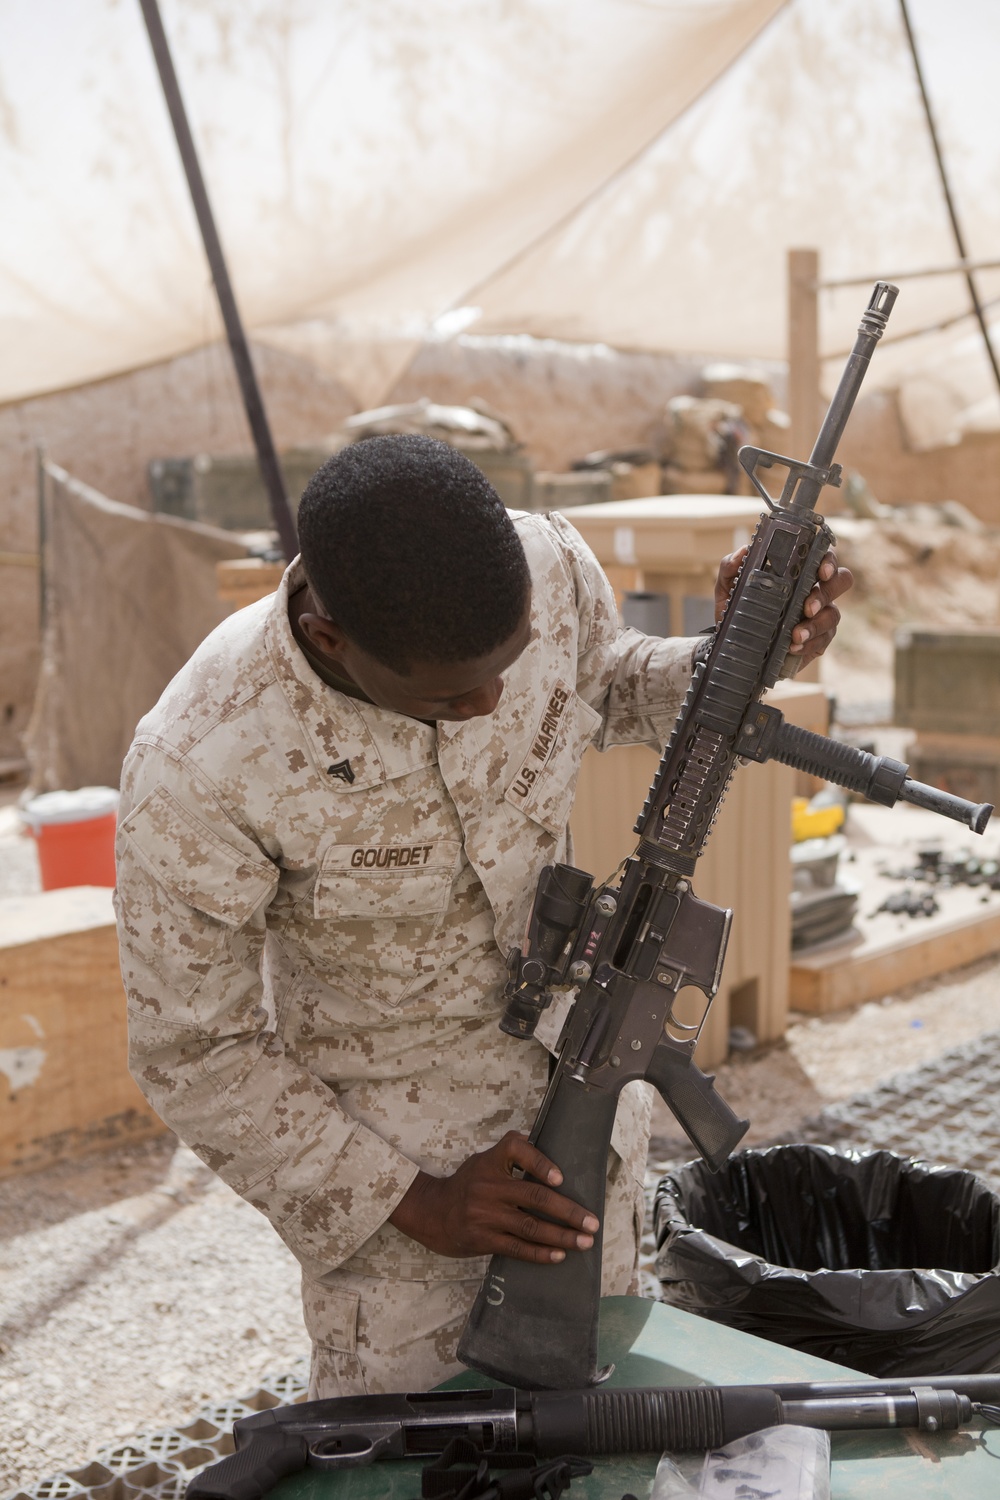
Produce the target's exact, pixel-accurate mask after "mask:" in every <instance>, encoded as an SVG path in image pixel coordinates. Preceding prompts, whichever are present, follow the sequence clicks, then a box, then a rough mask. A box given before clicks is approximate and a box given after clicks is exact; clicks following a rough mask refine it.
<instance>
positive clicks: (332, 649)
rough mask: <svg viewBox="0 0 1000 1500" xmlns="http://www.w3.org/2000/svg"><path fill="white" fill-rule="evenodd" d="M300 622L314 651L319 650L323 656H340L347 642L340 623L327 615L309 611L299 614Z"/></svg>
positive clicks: (300, 627) (301, 628)
mask: <svg viewBox="0 0 1000 1500" xmlns="http://www.w3.org/2000/svg"><path fill="white" fill-rule="evenodd" d="M298 623H299V629H300V630H301V631H302V634H303V635H304V636H305V637H306V639H307V641H308V642H309V644H310V646H312V648H313V650H314V651H319V652H320V653H321V654H322V655H323V656H333V657H338V658H339V656H340V655H341V653H342V651H343V649H344V646H345V645H346V644H347V637H346V636H345V635H344V632H343V631H342V630H341V628H340V626H339V625H337V624H335V623H334V621H333V620H329V619H327V617H326V615H317V614H313V613H310V612H308V611H307V612H306V613H304V614H301V615H300V616H299V622H298Z"/></svg>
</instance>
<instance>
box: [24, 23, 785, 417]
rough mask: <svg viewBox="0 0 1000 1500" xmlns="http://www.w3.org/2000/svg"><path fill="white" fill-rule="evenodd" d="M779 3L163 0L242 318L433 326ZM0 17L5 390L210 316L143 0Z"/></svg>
mask: <svg viewBox="0 0 1000 1500" xmlns="http://www.w3.org/2000/svg"><path fill="white" fill-rule="evenodd" d="M784 3H787V0H670V3H661V0H572V3H567V0H517V3H514V4H500V3H494V0H491V3H487V4H483V3H482V0H378V3H377V4H359V3H357V0H335V3H334V0H331V3H329V4H322V5H321V4H315V3H314V4H300V3H292V0H271V3H265V0H247V3H246V4H245V5H233V4H231V3H229V0H163V3H162V11H163V16H164V24H165V27H166V30H167V33H168V36H169V38H170V41H171V45H172V49H173V51H174V55H175V61H176V66H177V71H178V74H179V76H180V79H181V84H182V88H183V91H184V94H185V97H186V100H187V103H188V108H189V113H190V115H191V119H192V124H193V129H194V131H195V135H196V139H197V140H198V143H199V149H200V151H201V154H202V157H203V164H204V171H205V177H206V180H207V182H208V186H209V191H210V192H211V194H212V196H213V200H214V206H215V210H216V214H217V217H218V220H219V224H220V227H221V233H222V238H223V241H224V243H225V246H226V250H227V254H228V256H229V258H230V260H231V266H232V274H233V279H234V282H235V285H236V289H237V293H238V296H239V299H240V302H241V305H242V310H243V313H244V316H245V318H246V320H247V322H248V324H249V325H250V326H251V327H253V328H259V327H260V326H262V325H266V324H275V323H280V322H288V321H293V320H295V319H301V318H304V317H317V316H320V317H322V316H327V315H329V313H330V312H331V311H336V313H337V314H338V315H344V316H350V317H355V318H360V319H362V320H365V319H369V318H372V317H374V318H376V319H377V320H379V321H382V320H385V319H390V320H391V319H399V318H402V319H409V320H411V322H416V323H418V324H420V325H421V326H426V324H427V322H428V321H429V320H431V319H433V318H434V317H435V316H436V315H437V314H438V313H440V312H442V311H443V310H444V309H446V308H447V307H448V306H450V305H451V304H452V303H453V301H454V300H455V299H456V297H460V296H461V295H462V294H463V292H464V290H465V289H466V288H467V287H470V286H472V285H475V284H476V283H478V282H480V281H482V280H483V279H484V278H486V277H488V276H489V275H491V274H492V273H493V271H494V270H495V269H496V267H497V266H499V265H502V264H504V263H505V262H506V260H507V259H508V258H509V257H510V256H511V255H512V254H514V253H516V252H517V251H519V250H520V249H521V248H522V247H523V246H524V245H525V244H526V243H528V242H530V241H531V240H532V239H534V238H535V237H536V236H537V235H538V234H540V233H542V232H543V231H545V230H547V229H548V228H550V227H551V226H552V225H553V224H554V223H556V222H558V220H559V219H560V218H561V217H562V216H563V215H565V214H566V213H568V212H570V211H572V210H573V209H574V208H575V207H576V205H577V204H578V203H579V202H580V200H581V199H582V198H583V197H585V196H586V195H587V194H588V193H590V192H592V191H594V190H595V189H596V188H597V187H599V186H600V185H601V184H602V183H603V182H605V181H607V179H608V177H609V176H610V175H612V174H613V173H614V172H616V171H619V170H620V169H621V168H622V167H623V165H624V164H625V163H626V162H627V161H628V160H629V159H630V158H631V157H633V156H634V155H635V154H636V153H637V152H639V151H641V150H642V149H643V148H644V147H645V146H646V145H648V143H649V142H650V141H651V140H654V139H655V138H656V137H657V135H659V133H660V132H661V131H662V130H663V129H665V128H666V126H668V125H669V124H670V122H671V121H672V120H673V119H675V118H676V117H677V115H678V114H679V113H680V112H682V111H683V110H684V108H685V107H686V106H687V105H688V104H689V103H690V101H691V100H692V99H694V98H696V97H697V96H698V94H699V93H700V92H701V90H702V89H704V88H705V87H706V86H708V85H709V84H710V83H711V82H712V81H713V80H714V79H715V78H716V77H718V76H719V74H720V73H722V72H724V71H725V69H726V68H727V66H728V65H729V63H730V62H731V61H732V60H733V58H734V56H737V55H738V54H739V52H740V51H741V49H742V48H743V47H744V46H745V45H746V44H747V42H748V41H750V40H751V39H752V38H753V37H754V36H755V35H756V34H757V32H758V31H759V29H760V28H761V26H763V25H765V24H766V23H767V22H768V20H769V19H770V18H771V17H772V16H773V15H774V14H775V12H776V11H778V10H779V9H780V8H781V6H782V4H784ZM0 15H2V25H3V37H4V45H3V52H2V61H0V80H2V89H0V195H2V200H3V202H4V209H5V229H4V235H3V241H2V245H0V331H5V332H6V334H7V337H5V338H3V339H0V400H11V399H14V398H16V397H20V396H24V395H27V394H31V393H33V392H38V391H44V390H47V389H52V388H53V387H56V386H61V385H69V384H75V383H81V382H83V381H86V380H91V379H94V378H96V377H99V376H102V375H106V374H109V373H111V372H112V371H116V370H121V369H125V368H129V367H131V366H134V365H137V364H141V363H145V362H149V361H152V360H156V359H160V358H163V357H165V356H168V355H173V354H176V353H179V352H181V351H182V350H185V349H191V348H194V347H196V346H198V345H199V344H202V343H204V342H205V341H206V340H207V339H209V338H212V337H215V336H217V334H218V317H217V313H216V309H215V305H214V301H213V297H212V293H211V288H210V285H209V283H208V278H207V273H206V269H205V262H204V256H203V253H202V249H201V244H200V240H199V238H198V232H197V228H196V225H195V222H194V216H193V213H192V210H191V207H190V204H189V201H188V196H187V188H186V186H185V184H184V179H183V176H182V173H181V169H180V164H179V160H178V155H177V148H176V146H175V144H174V141H173V137H172V134H171V131H170V125H169V120H168V117H167V113H166V108H165V105H164V102H163V99H162V95H161V91H160V85H159V81H158V79H157V76H156V72H155V69H154V66H153V62H152V56H151V53H150V48H149V44H148V41H147V39H146V35H145V31H144V29H143V25H142V19H141V14H140V11H139V7H138V4H137V3H135V0H130V3H118V0H33V3H32V4H31V5H23V4H21V3H20V0H2V6H0ZM54 104H55V106H56V107H54ZM15 343H16V345H17V348H16V352H15V350H14V348H13V347H12V345H13V344H15Z"/></svg>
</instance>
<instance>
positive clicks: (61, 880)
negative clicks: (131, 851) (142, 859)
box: [21, 786, 118, 891]
mask: <svg viewBox="0 0 1000 1500" xmlns="http://www.w3.org/2000/svg"><path fill="white" fill-rule="evenodd" d="M117 812H118V793H117V792H116V791H115V789H114V787H110V786H82V787H80V788H79V789H78V790H77V791H74V792H42V793H41V794H40V796H38V797H32V798H31V799H30V800H29V801H28V802H26V803H25V805H24V807H23V808H22V809H21V816H22V818H23V819H24V821H25V823H27V825H28V827H29V829H30V830H31V833H32V834H33V836H34V838H35V840H36V841H37V844H38V864H39V867H40V870H41V876H42V890H43V891H55V890H58V889H59V888H60V887H62V886H67V885H114V883H115V824H116V821H117Z"/></svg>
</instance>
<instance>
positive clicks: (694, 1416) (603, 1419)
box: [531, 1386, 781, 1455]
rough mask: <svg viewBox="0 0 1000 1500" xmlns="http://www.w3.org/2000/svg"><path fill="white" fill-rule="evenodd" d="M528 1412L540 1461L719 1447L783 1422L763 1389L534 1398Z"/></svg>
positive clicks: (574, 1393) (594, 1393)
mask: <svg viewBox="0 0 1000 1500" xmlns="http://www.w3.org/2000/svg"><path fill="white" fill-rule="evenodd" d="M531 1411H532V1417H533V1424H534V1437H533V1442H534V1445H535V1451H536V1452H537V1453H538V1454H539V1455H549V1454H557V1453H594V1454H598V1453H662V1452H664V1451H670V1452H674V1453H679V1452H683V1451H686V1450H689V1449H694V1450H698V1449H705V1448H715V1447H718V1446H719V1445H720V1444H721V1443H727V1442H731V1441H732V1440H733V1439H734V1438H736V1437H742V1436H744V1435H745V1434H746V1433H748V1432H757V1431H759V1430H760V1429H761V1428H762V1427H770V1426H772V1425H773V1424H774V1423H776V1422H780V1420H781V1403H780V1401H779V1400H778V1397H777V1396H776V1395H775V1393H774V1391H772V1390H770V1389H768V1388H767V1387H766V1386H746V1387H743V1388H738V1389H733V1388H731V1389H720V1388H717V1387H715V1386H692V1387H691V1388H690V1389H689V1390H684V1389H681V1390H676V1389H675V1390H659V1391H658V1390H623V1391H613V1390H611V1391H608V1390H597V1391H566V1392H561V1391H553V1392H545V1393H541V1394H538V1395H534V1396H532V1398H531Z"/></svg>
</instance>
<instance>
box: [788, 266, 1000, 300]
mask: <svg viewBox="0 0 1000 1500" xmlns="http://www.w3.org/2000/svg"><path fill="white" fill-rule="evenodd" d="M967 271H1000V260H956V261H953V262H952V264H951V265H950V266H921V268H920V269H919V270H918V271H894V272H893V274H892V275H891V276H880V277H879V278H878V279H879V280H880V281H892V282H896V281H915V280H916V279H917V278H919V277H921V276H957V275H958V274H959V273H960V272H967ZM874 280H875V278H874V277H873V276H841V277H838V278H837V279H836V280H834V281H819V282H817V283H816V285H817V289H818V290H819V291H821V292H830V291H835V290H837V289H838V288H839V287H845V286H870V285H871V283H872V281H874Z"/></svg>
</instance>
